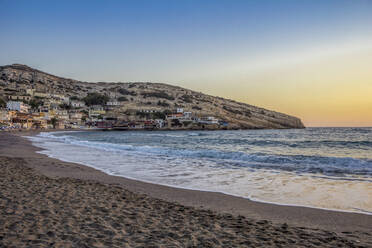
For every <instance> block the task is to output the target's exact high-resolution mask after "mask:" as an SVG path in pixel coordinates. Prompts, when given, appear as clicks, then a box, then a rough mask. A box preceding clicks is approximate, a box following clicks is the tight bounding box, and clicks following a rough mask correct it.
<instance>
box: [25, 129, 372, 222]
mask: <svg viewBox="0 0 372 248" xmlns="http://www.w3.org/2000/svg"><path fill="white" fill-rule="evenodd" d="M82 131H90V130H76V132H82ZM113 131H115V130H113ZM130 131H131V130H130ZM135 131H140V130H135ZM204 131H209V130H204ZM50 132H74V131H63V130H61V131H50ZM35 135H37V134H35ZM22 136H23V137H30V136H25V135H22ZM31 136H34V135H31ZM28 140H29V139H28ZM29 141H30V140H29ZM31 144H32V141H31ZM32 145H33V144H32ZM33 146H35V145H33ZM35 147H37V146H35ZM37 148H38V149H40V151H37V152H36V153H39V154H42V155H46V154H44V153H43V152H42V151H43V149H42V148H39V147H37ZM46 156H47V157H49V158H52V159H57V160H60V161H63V162H66V163H75V164H79V165H83V166H87V167H89V168H92V169H95V170H97V171H100V172H102V173H104V174H107V175H109V176H113V177H122V178H124V179H128V180H134V181H138V182H142V183H146V184H153V185H159V186H164V187H169V188H174V189H181V190H190V191H198V192H205V193H218V194H223V195H227V196H232V197H237V198H242V199H245V200H249V201H251V202H256V203H264V204H271V205H277V206H284V207H301V208H310V209H315V210H325V211H332V212H341V213H355V214H362V215H363V214H364V215H372V212H371V211H367V210H363V209H358V210H359V211H352V210H342V209H332V208H322V207H314V206H306V205H300V204H289V203H278V202H270V201H265V200H260V199H257V198H250V197H244V196H240V195H234V194H232V193H228V192H223V191H212V190H203V189H193V188H187V187H181V186H175V185H169V184H162V183H154V182H151V181H146V180H142V179H138V178H133V177H128V176H120V175H115V174H112V173H110V172H107V171H104V170H102V169H100V168H97V167H95V166H92V165H87V164H83V163H76V162H73V161H68V160H64V159H60V158H55V157H51V156H48V155H46Z"/></svg>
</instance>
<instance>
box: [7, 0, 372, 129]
mask: <svg viewBox="0 0 372 248" xmlns="http://www.w3.org/2000/svg"><path fill="white" fill-rule="evenodd" d="M0 6H1V15H0V30H1V32H0V65H7V64H13V63H21V64H26V65H29V66H31V67H34V68H37V69H40V70H42V71H45V72H48V73H51V74H55V75H58V76H63V77H68V78H73V79H77V80H82V81H90V82H97V81H107V82H117V81H120V82H130V81H131V82H133V81H136V82H138V81H145V82H162V83H169V84H173V85H179V86H182V87H185V88H189V89H193V90H196V91H201V92H203V93H207V94H210V95H215V96H221V97H225V98H230V99H234V100H237V101H242V102H245V103H249V104H253V105H257V106H260V107H264V108H268V109H271V110H276V111H279V112H284V113H287V114H290V115H295V116H297V117H300V118H301V119H302V120H303V122H304V123H305V125H306V126H372V14H371V13H372V1H369V0H368V1H367V0H353V1H351V0H349V1H342V0H337V1H336V0H335V1H327V0H312V1H310V0H302V1H297V0H292V1H289V0H288V1H286V0H283V1H279V0H272V1H268V0H259V1H258V0H257V1H254V0H245V1H238V0H226V1H223V0H213V1H212V0H199V1H193V0H184V1H183V0H177V1H174V0H168V1H166V0H157V1H151V0H147V1H146V0H133V1H114V0H112V1H95V0H90V1H88V0H86V1H78V0H74V1H68V0H66V1H40V0H33V1H28V0H27V1H22V0H17V1H13V0H0Z"/></svg>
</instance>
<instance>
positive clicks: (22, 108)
mask: <svg viewBox="0 0 372 248" xmlns="http://www.w3.org/2000/svg"><path fill="white" fill-rule="evenodd" d="M6 108H7V109H8V110H15V111H18V112H21V113H28V110H29V108H30V106H28V105H27V104H25V103H23V102H15V101H9V102H7V104H6Z"/></svg>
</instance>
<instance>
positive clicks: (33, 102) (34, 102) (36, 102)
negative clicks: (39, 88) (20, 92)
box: [29, 98, 43, 109]
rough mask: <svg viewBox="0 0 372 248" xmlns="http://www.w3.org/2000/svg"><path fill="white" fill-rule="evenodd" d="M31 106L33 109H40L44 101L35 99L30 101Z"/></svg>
mask: <svg viewBox="0 0 372 248" xmlns="http://www.w3.org/2000/svg"><path fill="white" fill-rule="evenodd" d="M29 104H30V106H31V108H32V109H37V108H39V106H40V105H42V104H43V101H42V100H40V99H38V98H34V99H32V100H30V102H29Z"/></svg>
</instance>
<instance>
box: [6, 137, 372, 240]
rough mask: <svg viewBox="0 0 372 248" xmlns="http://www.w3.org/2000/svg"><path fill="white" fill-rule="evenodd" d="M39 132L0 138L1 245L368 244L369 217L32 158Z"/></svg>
mask: <svg viewBox="0 0 372 248" xmlns="http://www.w3.org/2000/svg"><path fill="white" fill-rule="evenodd" d="M36 134H37V132H28V133H18V134H17V135H14V134H10V133H5V132H0V141H1V142H0V168H1V170H2V172H3V173H1V174H0V217H1V218H0V246H1V245H2V244H3V245H5V247H7V246H9V245H10V246H12V245H13V246H14V245H16V247H86V246H88V247H134V246H135V247H137V246H140V247H168V246H169V245H171V246H172V247H247V246H248V247H305V246H306V247H314V246H316V247H370V246H372V225H371V224H372V215H366V214H359V213H347V212H338V211H330V210H321V209H314V208H307V207H292V206H281V205H276V204H269V203H261V202H255V201H251V200H248V199H245V198H241V197H236V196H231V195H226V194H223V193H216V192H207V191H198V190H187V189H180V188H174V187H169V186H163V185H158V184H152V183H146V182H141V181H138V180H133V179H128V178H124V177H119V176H111V175H108V174H106V173H104V172H102V171H99V170H96V169H94V168H92V167H88V166H85V165H81V164H77V163H69V162H63V161H61V160H57V159H54V158H50V157H48V156H47V155H44V154H40V153H38V152H40V151H41V150H42V149H40V148H38V147H35V146H33V145H32V143H31V141H30V140H28V139H26V138H25V137H22V136H24V135H27V136H30V135H36ZM26 192H27V193H26ZM30 216H35V217H32V218H30ZM45 225H46V226H45ZM113 235H114V236H113Z"/></svg>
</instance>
